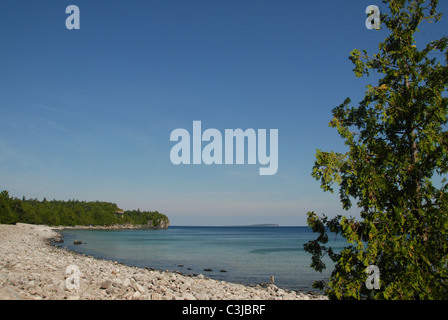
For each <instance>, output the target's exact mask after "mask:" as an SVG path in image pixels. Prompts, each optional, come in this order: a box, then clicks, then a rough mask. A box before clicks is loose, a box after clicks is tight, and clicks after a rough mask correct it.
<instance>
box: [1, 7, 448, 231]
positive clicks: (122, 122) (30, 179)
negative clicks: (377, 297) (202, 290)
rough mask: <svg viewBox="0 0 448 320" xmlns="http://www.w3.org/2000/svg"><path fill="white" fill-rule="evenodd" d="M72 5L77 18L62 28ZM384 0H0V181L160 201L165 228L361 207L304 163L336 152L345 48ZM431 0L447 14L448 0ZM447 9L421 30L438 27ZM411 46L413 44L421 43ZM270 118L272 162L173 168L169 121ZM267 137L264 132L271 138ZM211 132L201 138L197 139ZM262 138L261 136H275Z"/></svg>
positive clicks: (438, 30)
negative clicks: (345, 202)
mask: <svg viewBox="0 0 448 320" xmlns="http://www.w3.org/2000/svg"><path fill="white" fill-rule="evenodd" d="M69 5H76V6H78V8H79V10H80V16H79V22H80V25H79V26H80V28H79V29H70V30H69V29H67V27H66V19H67V18H69V16H70V14H68V13H66V8H67V7H68V6H69ZM368 5H377V6H378V7H379V8H380V10H386V9H387V8H385V6H384V4H382V2H381V1H380V0H368V1H367V0H366V1H364V0H344V1H331V0H316V1H299V0H294V1H291V0H281V1H279V0H275V1H274V0H238V1H237V0H182V1H181V0H163V1H162V0H107V1H106V0H94V1H92V0H88V1H87V0H68V1H66V0H27V1H25V0H2V1H1V2H0V39H1V40H2V41H1V43H2V44H1V46H0V58H1V59H0V189H1V190H8V191H9V192H10V195H11V196H14V197H20V198H21V197H22V196H25V197H26V198H38V199H43V198H44V197H46V198H47V199H57V200H68V199H78V200H84V201H96V200H98V201H107V202H114V203H117V205H118V206H119V207H120V208H123V209H125V210H133V209H140V210H149V211H154V210H158V211H159V212H162V213H164V214H166V215H167V216H168V218H169V219H170V223H171V225H197V226H199V225H247V224H263V223H276V224H279V225H281V226H292V225H306V217H307V215H306V213H307V212H308V211H315V212H316V213H318V214H326V215H327V216H330V217H331V216H334V215H336V214H344V215H351V216H354V217H357V215H358V213H357V212H358V211H357V209H356V208H353V210H351V211H349V212H346V211H344V210H343V209H342V207H341V204H340V202H339V198H338V195H337V192H336V193H335V194H331V193H326V192H323V191H322V190H321V189H320V184H319V182H318V181H316V180H314V178H313V177H312V176H311V172H312V167H313V164H314V160H315V153H316V149H321V150H326V151H331V150H333V151H339V152H343V151H344V150H345V146H344V143H343V140H342V139H341V138H340V137H339V135H338V134H337V131H336V130H335V129H332V128H329V126H328V122H329V121H330V120H331V110H332V109H333V108H334V107H335V106H337V105H339V104H341V103H342V102H343V101H344V99H345V98H346V97H350V98H351V99H352V102H353V104H354V105H356V103H357V102H359V101H360V100H361V99H362V97H363V95H364V92H365V89H366V88H365V87H366V85H367V84H369V83H375V81H376V79H375V76H372V77H371V78H356V76H355V75H354V73H353V71H352V69H353V65H352V63H351V62H350V60H349V59H348V57H349V53H350V52H351V51H352V50H353V49H355V48H357V49H366V50H367V51H368V53H370V54H373V53H376V52H377V51H378V43H379V42H381V41H382V40H383V39H384V38H385V37H386V36H387V35H388V32H387V30H384V29H382V30H369V29H367V28H366V26H365V20H366V14H365V10H366V7H367V6H368ZM439 11H440V12H446V13H447V14H448V3H447V2H446V1H440V4H439ZM446 30H448V16H446V17H444V18H443V19H442V21H440V22H438V23H437V24H431V25H427V26H424V27H422V31H421V32H420V34H419V35H418V39H419V40H422V41H423V42H422V43H425V42H424V41H425V40H435V39H438V38H440V37H441V36H443V35H445V34H446ZM417 44H418V43H417ZM193 121H201V125H202V131H204V130H206V129H209V128H214V129H217V130H218V131H219V132H221V133H222V135H223V137H224V132H225V130H226V129H237V128H240V129H242V130H246V129H249V128H253V129H254V130H255V131H257V130H258V129H266V130H267V131H268V132H269V130H270V129H277V130H278V170H277V172H276V174H274V175H260V174H259V167H260V166H261V165H260V164H259V163H258V162H257V163H256V164H247V163H246V164H222V165H218V164H211V165H206V164H204V163H202V164H190V165H187V164H180V165H174V164H173V163H172V162H171V159H170V151H171V149H172V148H173V146H174V145H175V144H176V142H173V141H170V134H171V132H172V131H173V130H175V129H178V128H182V129H186V130H187V131H188V132H189V133H190V134H191V135H192V132H193ZM268 141H269V140H268ZM206 144H207V143H205V142H203V143H202V147H204V146H205V145H206ZM268 149H269V146H268Z"/></svg>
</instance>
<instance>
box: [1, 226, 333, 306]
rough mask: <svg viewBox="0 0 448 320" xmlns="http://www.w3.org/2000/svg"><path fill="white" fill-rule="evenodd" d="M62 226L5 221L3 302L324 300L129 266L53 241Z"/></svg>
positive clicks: (3, 234) (268, 286)
mask: <svg viewBox="0 0 448 320" xmlns="http://www.w3.org/2000/svg"><path fill="white" fill-rule="evenodd" d="M57 231H58V228H54V227H49V226H44V225H30V224H23V223H17V224H16V225H4V224H0V300H41V299H45V300H172V299H180V300H208V299H213V300H217V299H219V300H228V299H232V300H254V299H256V300H271V299H275V300H316V299H318V300H323V299H326V297H325V296H322V295H312V294H306V293H302V292H295V291H289V290H283V289H280V288H278V287H276V286H275V285H273V284H269V285H265V286H260V285H257V286H245V285H242V284H237V283H231V282H225V281H219V280H213V279H209V278H206V277H204V276H203V275H202V274H201V275H198V276H196V277H193V276H187V275H182V274H177V273H172V272H167V271H157V270H149V269H144V268H137V267H132V266H127V265H124V264H121V263H117V262H115V261H110V260H101V259H97V258H94V257H91V256H86V255H82V254H78V253H75V252H71V251H68V250H66V249H64V248H62V247H56V246H53V245H51V241H54V240H57V239H60V233H58V232H57Z"/></svg>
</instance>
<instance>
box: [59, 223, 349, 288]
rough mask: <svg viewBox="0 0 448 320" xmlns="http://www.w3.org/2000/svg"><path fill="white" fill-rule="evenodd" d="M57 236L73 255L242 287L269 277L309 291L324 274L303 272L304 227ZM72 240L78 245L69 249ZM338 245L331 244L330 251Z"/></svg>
mask: <svg viewBox="0 0 448 320" xmlns="http://www.w3.org/2000/svg"><path fill="white" fill-rule="evenodd" d="M63 234H64V243H63V246H65V247H67V248H68V249H70V250H73V251H76V252H81V253H84V254H90V255H92V256H95V257H98V258H103V259H111V260H116V261H119V262H122V263H125V264H128V265H133V266H138V267H149V268H155V269H160V270H169V271H181V272H182V273H184V274H199V273H202V274H204V275H205V276H208V277H210V278H214V279H219V280H226V281H232V282H237V283H243V284H258V283H269V277H270V276H271V275H273V276H274V277H275V284H276V285H277V286H279V287H282V288H284V289H290V290H306V291H308V290H312V291H315V289H313V288H312V283H313V282H314V281H315V280H322V279H323V278H325V277H328V275H329V273H330V270H329V269H327V270H326V271H324V272H323V273H322V274H320V273H318V272H316V271H314V270H313V269H311V268H310V267H309V265H310V263H311V256H310V254H308V253H307V252H305V251H304V249H303V244H304V243H306V242H308V241H309V240H313V239H315V238H316V234H313V233H312V231H311V230H310V229H309V228H308V227H191V226H188V227H181V226H170V227H169V228H168V229H164V230H113V231H109V230H107V231H105V230H101V231H99V230H64V232H63ZM74 240H81V241H82V242H83V244H82V245H73V241H74ZM344 244H345V242H343V241H341V240H334V241H333V242H332V246H333V247H334V248H335V249H340V248H341V247H342V246H343V245H344ZM204 269H211V270H212V271H204ZM330 269H331V268H330ZM221 270H225V271H226V272H221Z"/></svg>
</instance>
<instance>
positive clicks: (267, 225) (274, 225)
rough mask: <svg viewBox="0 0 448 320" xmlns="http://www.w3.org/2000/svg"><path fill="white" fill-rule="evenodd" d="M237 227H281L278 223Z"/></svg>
mask: <svg viewBox="0 0 448 320" xmlns="http://www.w3.org/2000/svg"><path fill="white" fill-rule="evenodd" d="M235 227H254V228H257V227H279V225H278V224H276V223H260V224H249V225H244V226H235Z"/></svg>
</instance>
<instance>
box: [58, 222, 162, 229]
mask: <svg viewBox="0 0 448 320" xmlns="http://www.w3.org/2000/svg"><path fill="white" fill-rule="evenodd" d="M169 225H170V222H169V220H168V219H157V220H155V221H152V220H148V223H147V224H132V223H122V224H113V225H108V226H98V225H95V226H92V225H90V226H74V227H68V226H65V227H62V228H61V229H88V230H133V229H168V226H169Z"/></svg>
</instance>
